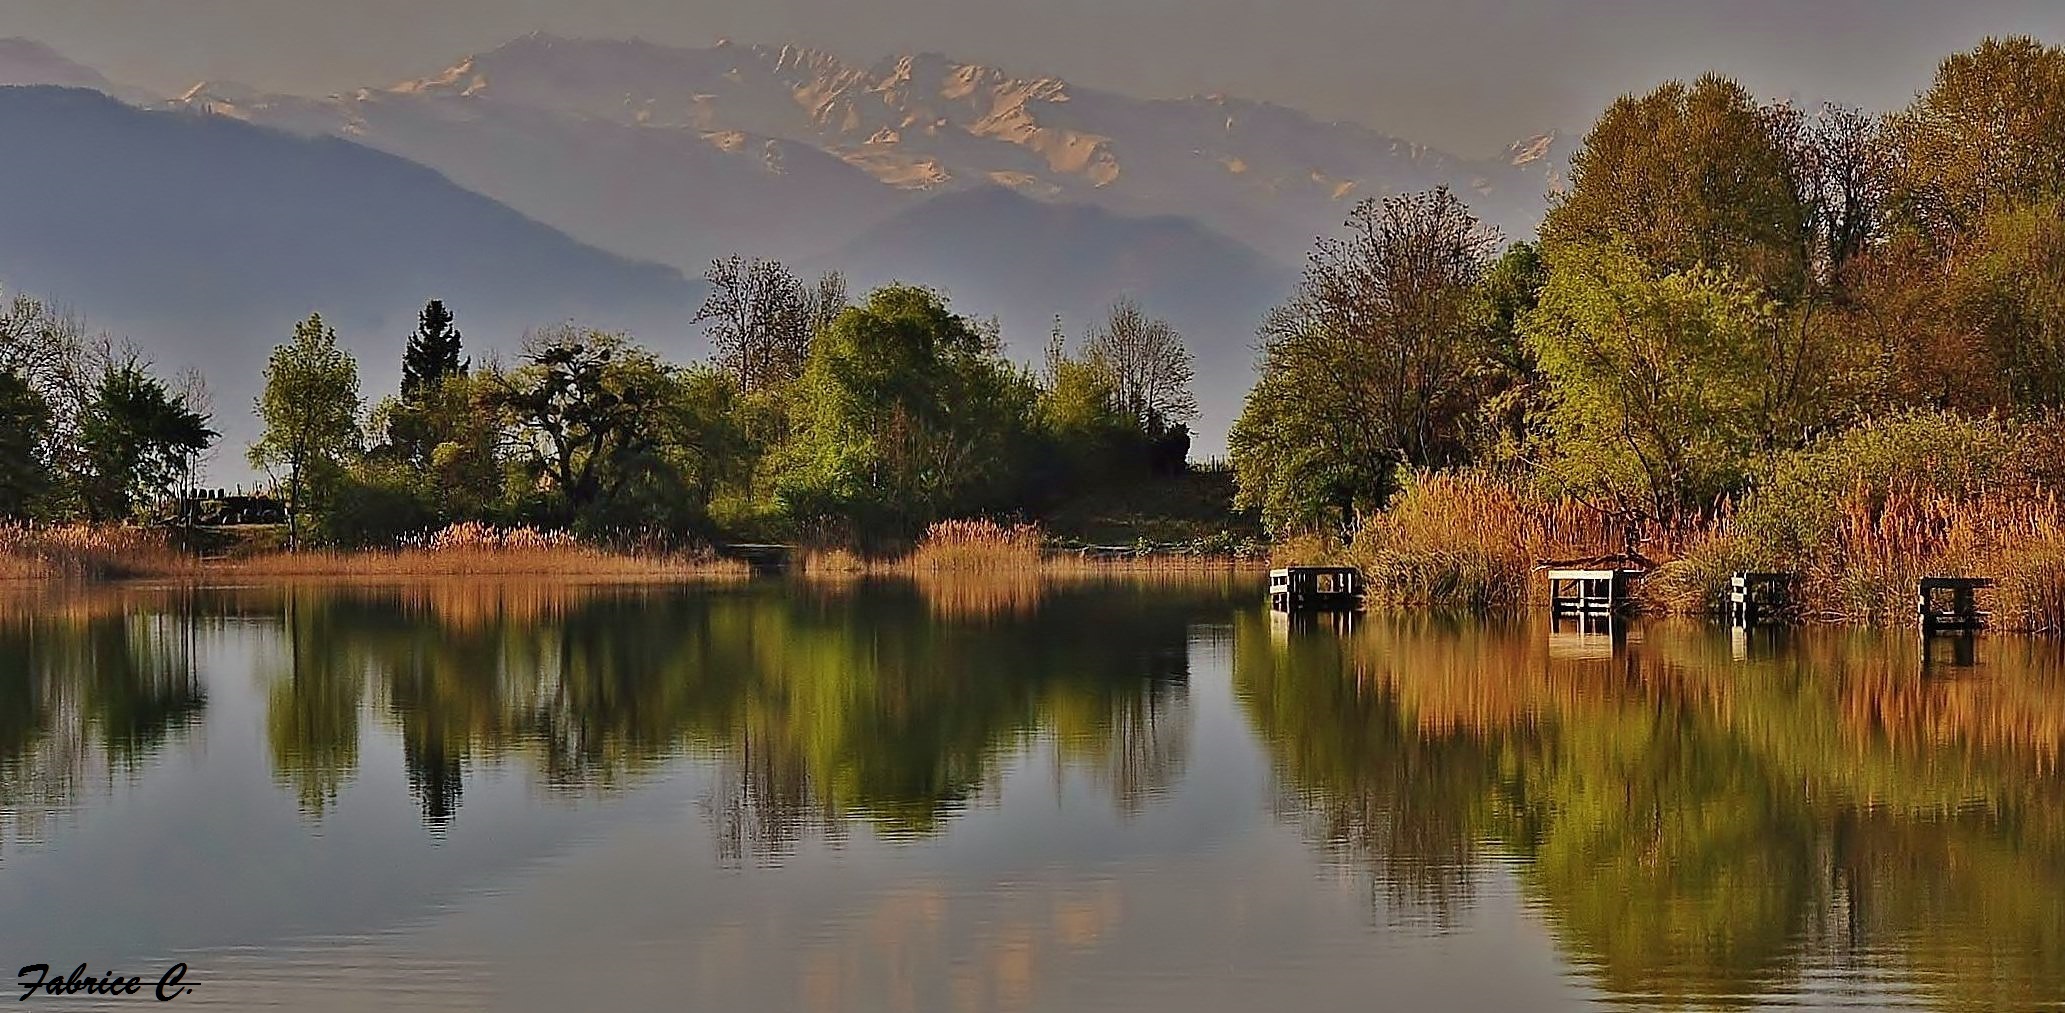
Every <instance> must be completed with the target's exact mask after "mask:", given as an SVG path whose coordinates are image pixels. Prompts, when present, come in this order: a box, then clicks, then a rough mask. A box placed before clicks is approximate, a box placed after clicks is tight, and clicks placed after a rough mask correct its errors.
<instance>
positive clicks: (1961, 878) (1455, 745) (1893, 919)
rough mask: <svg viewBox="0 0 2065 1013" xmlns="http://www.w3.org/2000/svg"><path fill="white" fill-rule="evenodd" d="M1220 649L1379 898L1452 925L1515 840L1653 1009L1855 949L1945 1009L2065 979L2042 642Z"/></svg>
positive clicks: (1366, 635)
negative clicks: (1973, 660) (1954, 652)
mask: <svg viewBox="0 0 2065 1013" xmlns="http://www.w3.org/2000/svg"><path fill="white" fill-rule="evenodd" d="M1236 641H1237V644H1236V655H1235V682H1236V686H1237V688H1238V690H1239V692H1240V694H1241V696H1242V698H1243V701H1244V706H1245V707H1246V708H1247V710H1248V713H1249V715H1250V716H1251V718H1252V720H1253V721H1254V723H1255V725H1256V726H1257V728H1258V730H1259V731H1260V733H1261V734H1262V735H1263V737H1264V738H1265V739H1266V740H1267V741H1268V743H1269V744H1270V748H1271V749H1272V751H1273V752H1274V754H1275V761H1276V765H1277V770H1278V773H1279V776H1280V778H1281V779H1282V781H1283V784H1284V787H1285V794H1286V796H1287V801H1286V808H1287V809H1288V811H1289V812H1291V813H1293V814H1295V816H1296V818H1297V819H1299V820H1300V821H1301V822H1302V824H1303V825H1304V826H1306V827H1307V828H1308V832H1309V833H1310V835H1311V836H1312V837H1313V838H1314V839H1315V840H1317V841H1319V842H1321V843H1322V844H1323V845H1324V846H1326V847H1328V848H1330V849H1333V850H1335V851H1336V852H1337V853H1339V854H1342V855H1344V856H1347V857H1349V858H1351V859H1352V860H1354V861H1357V862H1360V863H1362V864H1365V865H1366V866H1367V867H1368V869H1369V871H1370V873H1371V882H1372V883H1373V884H1375V885H1376V888H1377V889H1378V890H1379V891H1380V892H1379V893H1378V895H1377V897H1376V900H1377V901H1378V903H1379V905H1380V907H1382V908H1383V909H1385V910H1387V911H1393V912H1405V913H1408V914H1419V915H1424V916H1427V917H1431V918H1433V919H1435V920H1437V921H1446V920H1452V919H1454V918H1455V917H1456V915H1457V914H1458V913H1459V912H1460V910H1461V906H1462V905H1465V904H1468V903H1469V902H1470V900H1471V889H1472V884H1473V883H1474V882H1476V881H1477V880H1478V878H1479V872H1478V870H1480V869H1482V868H1483V866H1484V864H1485V862H1487V861H1488V860H1491V859H1493V858H1499V859H1505V860H1516V861H1517V869H1518V876H1519V878H1520V882H1521V885H1522V888H1523V890H1524V891H1525V893H1526V895H1527V897H1528V898H1529V900H1530V902H1531V903H1532V905H1533V906H1534V907H1535V908H1536V909H1537V910H1538V911H1539V912H1540V913H1541V915H1542V916H1543V917H1544V918H1545V920H1546V921H1547V922H1548V923H1549V924H1550V926H1551V927H1552V930H1553V931H1554V933H1555V934H1556V936H1557V938H1558V940H1559V942H1560V944H1561V946H1562V947H1563V948H1564V949H1565V950H1566V952H1567V954H1568V955H1569V956H1570V957H1571V958H1573V960H1574V961H1575V962H1576V963H1577V964H1578V965H1579V966H1581V967H1583V968H1585V969H1586V971H1587V973H1588V975H1589V976H1591V977H1592V978H1593V979H1594V980H1595V981H1596V982H1597V983H1598V984H1599V985H1600V986H1602V987H1604V988H1605V989H1607V990H1608V991H1609V992H1611V993H1613V994H1616V995H1620V996H1626V997H1632V998H1635V999H1637V1000H1639V1001H1641V1002H1644V1003H1656V1004H1662V1005H1669V1006H1685V1005H1700V1006H1715V1005H1720V1006H1741V1005H1749V1004H1753V1003H1755V1002H1757V1001H1758V999H1757V997H1758V996H1759V995H1761V994H1765V993H1767V992H1769V991H1770V990H1772V989H1774V988H1776V987H1779V986H1781V985H1783V984H1785V983H1787V982H1791V981H1793V980H1796V979H1797V978H1798V976H1800V975H1801V974H1802V973H1803V972H1804V971H1805V970H1806V969H1809V968H1815V967H1828V966H1854V965H1856V964H1859V963H1860V962H1861V963H1867V964H1871V965H1874V966H1878V965H1886V964H1892V965H1897V966H1898V968H1899V970H1900V972H1901V976H1902V977H1903V978H1905V979H1906V980H1908V981H1909V982H1911V983H1912V986H1913V987H1914V988H1915V989H1917V990H1918V991H1919V992H1920V993H1921V994H1922V995H1923V996H1924V997H1926V998H1927V999H1929V1000H1930V1001H1931V1002H1932V1003H1934V1004H1937V1005H1942V1006H1947V1007H1968V1006H1969V1007H1999V1006H2035V1005H2039V1004H2042V1003H2047V1002H2055V1001H2056V1000H2057V998H2058V997H2059V996H2061V995H2065V905H2060V904H2058V903H2057V898H2059V897H2061V896H2065V780H2061V777H2060V770H2059V766H2058V758H2059V755H2060V754H2059V750H2060V746H2061V744H2065V657H2061V654H2060V651H2059V649H2058V648H2057V647H2056V646H2055V645H2051V644H2043V643H2037V642H2028V641H2014V640H1997V641H1996V640H1988V641H1982V643H1981V644H1980V646H1979V649H1978V651H1979V653H1978V664H1977V665H1976V667H1974V668H1971V669H1962V670H1949V671H1946V670H1942V669H1929V670H1924V669H1923V667H1922V664H1921V661H1920V652H1918V651H1916V650H1914V643H1913V641H1912V639H1911V638H1909V637H1902V636H1899V635H1897V634H1887V635H1879V634H1872V633H1866V632H1842V631H1805V632H1801V633H1799V634H1795V635H1792V636H1790V637H1786V638H1782V639H1781V640H1780V641H1779V642H1777V643H1769V642H1766V643H1763V645H1762V649H1759V650H1752V651H1743V650H1742V649H1741V648H1740V647H1739V646H1737V645H1731V643H1730V641H1729V637H1728V634H1727V633H1726V632H1725V631H1721V630H1714V629H1709V628H1704V627H1699V626H1692V625H1682V626H1680V625H1661V626H1657V627H1652V628H1650V629H1647V630H1644V631H1642V633H1641V635H1639V636H1637V637H1633V638H1630V639H1629V640H1627V641H1626V642H1625V643H1623V644H1622V645H1620V646H1619V647H1618V648H1617V649H1615V650H1611V651H1608V652H1606V654H1605V656H1604V657H1589V658H1587V657H1581V656H1579V657H1573V656H1569V655H1567V654H1560V652H1552V651H1551V650H1550V649H1549V643H1548V642H1549V637H1548V636H1547V631H1546V630H1545V629H1543V628H1542V627H1540V626H1539V625H1535V624H1531V623H1514V624H1500V623H1484V622H1468V623H1451V622H1444V621H1441V620H1438V619H1431V618H1425V617H1419V618H1376V619H1371V620H1369V621H1366V622H1364V623H1362V624H1360V625H1359V626H1358V627H1357V628H1356V629H1354V630H1353V631H1350V632H1347V633H1336V632H1334V631H1322V630H1300V631H1289V632H1288V633H1286V631H1282V630H1275V631H1272V630H1270V629H1269V628H1268V626H1267V620H1266V619H1264V618H1262V617H1249V618H1244V619H1243V620H1242V622H1241V624H1240V626H1239V627H1238V629H1237V633H1236ZM1738 654H1742V655H1744V657H1741V658H1738V657H1737V655H1738Z"/></svg>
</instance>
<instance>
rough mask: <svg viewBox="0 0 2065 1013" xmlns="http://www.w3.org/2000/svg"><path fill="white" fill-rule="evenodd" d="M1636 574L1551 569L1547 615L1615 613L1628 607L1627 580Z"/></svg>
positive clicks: (1617, 570) (1621, 571) (1634, 572)
mask: <svg viewBox="0 0 2065 1013" xmlns="http://www.w3.org/2000/svg"><path fill="white" fill-rule="evenodd" d="M1638 572H1639V571H1634V570H1623V569H1618V568H1615V569H1603V570H1581V569H1561V568H1559V569H1551V570H1550V571H1549V612H1550V613H1551V614H1552V615H1559V616H1569V615H1576V616H1583V615H1614V614H1617V613H1619V612H1621V611H1622V610H1624V609H1626V608H1627V607H1628V578H1629V577H1630V576H1634V575H1635V574H1636V573H1638Z"/></svg>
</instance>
